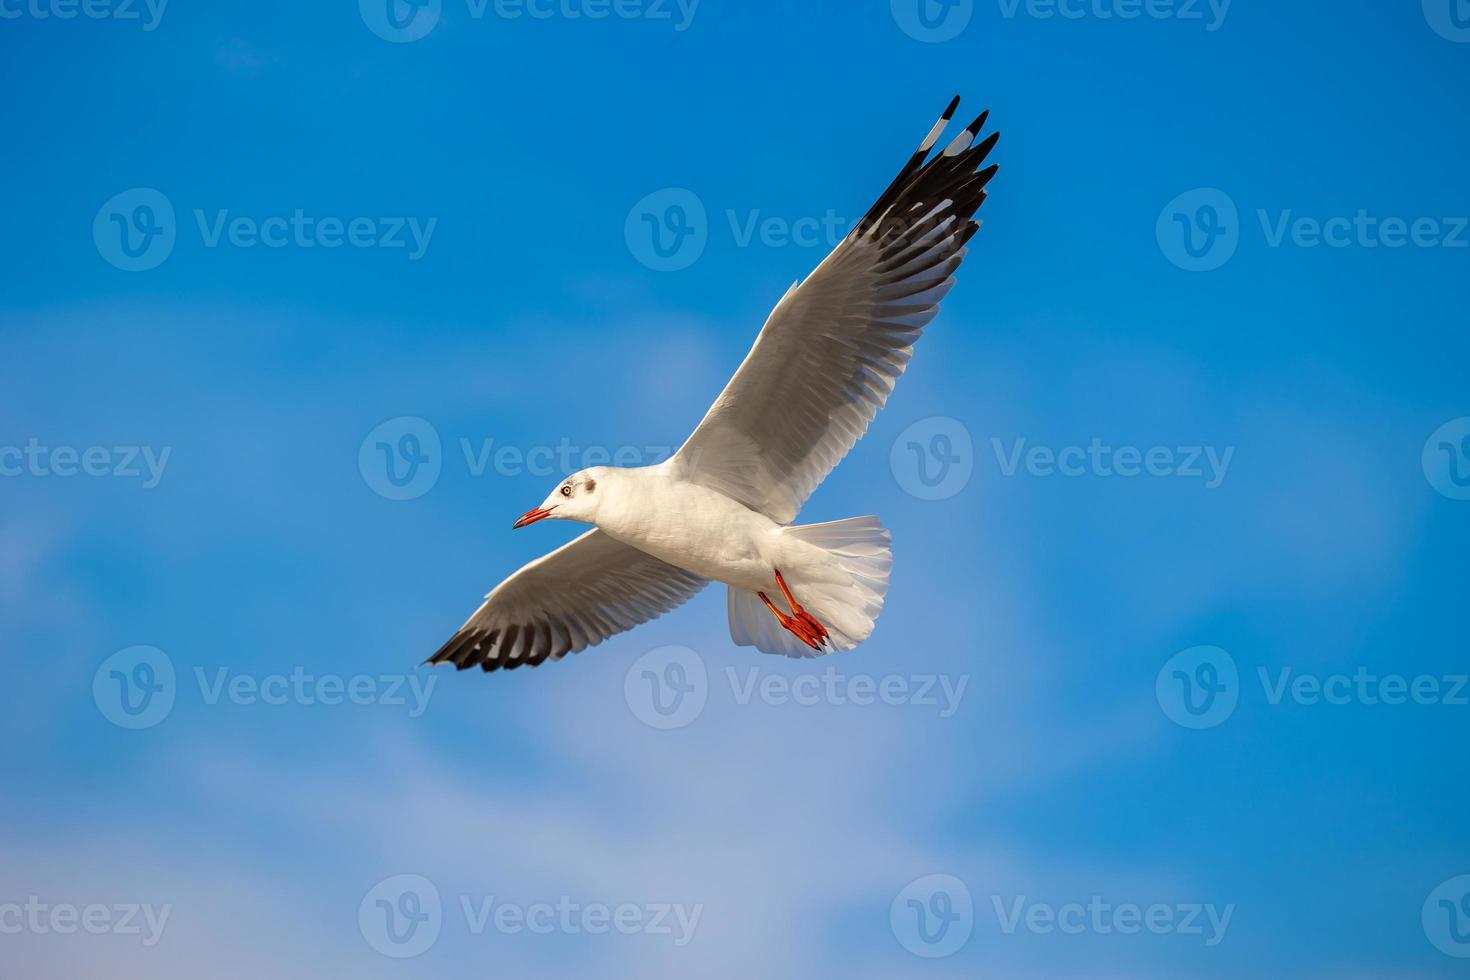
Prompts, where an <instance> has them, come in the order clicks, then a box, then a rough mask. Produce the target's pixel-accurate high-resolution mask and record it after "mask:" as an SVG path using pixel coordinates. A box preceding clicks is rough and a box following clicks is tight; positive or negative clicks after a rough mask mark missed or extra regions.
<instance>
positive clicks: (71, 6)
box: [0, 0, 168, 31]
mask: <svg viewBox="0 0 1470 980" xmlns="http://www.w3.org/2000/svg"><path fill="white" fill-rule="evenodd" d="M167 6H168V0H0V20H21V19H28V20H75V19H76V18H78V17H82V18H85V19H87V20H116V21H121V22H123V23H128V22H130V21H136V22H138V23H139V24H140V25H141V26H142V28H143V30H144V31H152V30H155V29H156V28H157V27H158V25H159V23H160V22H161V21H162V20H163V11H164V9H165V8H166V7H167Z"/></svg>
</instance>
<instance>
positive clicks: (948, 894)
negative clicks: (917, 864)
mask: <svg viewBox="0 0 1470 980" xmlns="http://www.w3.org/2000/svg"><path fill="white" fill-rule="evenodd" d="M888 925H889V927H890V928H891V929H892V930H893V935H894V938H896V939H897V940H898V943H899V945H900V946H902V947H903V948H904V949H906V950H908V951H909V952H910V953H913V954H914V955H915V956H920V957H923V958H924V959H938V958H940V957H942V956H950V955H953V954H954V953H956V952H958V951H959V950H960V948H961V947H963V946H964V945H965V943H967V942H969V940H970V933H971V932H972V931H974V928H975V903H974V900H973V899H972V898H971V897H970V889H969V888H968V887H966V885H965V883H964V882H963V881H961V880H960V879H958V878H956V877H955V876H954V875H945V874H934V875H925V876H924V877H922V878H916V879H914V880H913V881H911V882H909V883H908V884H907V885H905V886H904V888H903V890H902V891H900V892H899V893H898V894H897V895H896V896H894V899H893V904H892V905H890V906H889V908H888Z"/></svg>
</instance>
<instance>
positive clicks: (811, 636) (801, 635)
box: [756, 568, 827, 650]
mask: <svg viewBox="0 0 1470 980" xmlns="http://www.w3.org/2000/svg"><path fill="white" fill-rule="evenodd" d="M776 584H777V585H778V586H780V587H781V594H782V595H783V596H785V597H786V603H787V605H789V606H790V607H791V615H790V616H788V615H786V614H785V613H783V612H782V611H781V610H779V609H777V608H776V606H775V604H774V603H772V602H771V600H770V599H768V598H766V594H765V593H764V592H757V593H756V595H758V596H760V597H761V602H764V603H765V604H766V608H767V609H769V610H770V611H771V612H772V613H773V614H774V615H775V617H776V621H777V622H778V623H780V624H781V625H782V626H784V627H785V628H786V629H787V630H789V631H790V632H791V633H793V634H795V636H796V638H797V639H798V640H800V641H801V642H803V643H805V644H806V645H807V646H809V647H811V648H812V649H813V650H821V649H822V647H823V646H825V645H826V643H827V627H825V626H823V625H822V624H821V623H819V622H817V621H816V619H815V618H814V617H813V616H812V614H811V613H809V612H807V611H806V610H805V609H803V608H801V603H799V602H797V601H796V597H795V596H793V595H792V594H791V590H790V589H789V588H787V587H786V579H784V578H782V577H781V570H780V569H779V568H778V569H776Z"/></svg>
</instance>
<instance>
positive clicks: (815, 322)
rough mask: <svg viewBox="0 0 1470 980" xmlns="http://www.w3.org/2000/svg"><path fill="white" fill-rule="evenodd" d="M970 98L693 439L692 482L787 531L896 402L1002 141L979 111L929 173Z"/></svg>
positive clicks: (937, 130) (832, 259)
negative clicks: (988, 161) (892, 398)
mask: <svg viewBox="0 0 1470 980" xmlns="http://www.w3.org/2000/svg"><path fill="white" fill-rule="evenodd" d="M959 101H960V100H959V97H958V96H956V97H955V99H954V101H953V102H951V103H950V104H949V108H948V109H946V110H945V111H944V115H942V116H941V117H940V118H939V121H938V122H937V123H935V124H934V128H933V129H931V130H930V132H929V135H928V136H927V137H926V138H925V139H924V142H923V143H922V144H920V146H919V149H918V152H916V153H915V154H914V155H913V157H912V158H911V159H910V160H909V162H908V164H907V165H905V166H904V168H903V169H902V170H901V171H899V174H898V176H897V177H896V178H895V179H894V181H893V183H892V184H890V185H889V187H888V189H887V190H886V191H884V192H883V194H882V195H881V196H880V197H879V198H878V200H877V202H876V203H875V204H874V205H873V206H872V208H870V209H869V210H868V213H867V214H866V215H864V216H863V219H862V221H860V222H859V223H858V224H857V226H855V227H854V229H853V230H852V232H851V233H850V234H848V236H847V237H846V238H844V239H843V240H842V241H841V242H840V243H839V244H838V245H837V247H836V248H835V249H833V250H832V253H831V254H830V255H828V256H827V258H826V259H824V260H823V261H822V263H821V265H819V266H817V268H816V269H815V270H814V271H813V272H812V274H811V275H810V276H808V277H807V279H806V281H805V282H803V283H801V284H799V285H793V286H792V287H791V288H790V289H789V290H787V292H786V295H785V296H783V297H782V298H781V301H780V302H779V303H777V304H776V308H775V309H774V310H773V311H772V312H771V315H770V317H769V319H767V320H766V324H765V326H764V327H763V328H762V329H761V332H760V335H759V336H758V337H757V338H756V341H755V346H754V347H752V348H751V350H750V353H749V354H748V355H746V358H745V361H744V362H743V363H742V364H741V365H740V368H739V370H737V371H736V372H735V376H734V377H733V378H731V379H730V383H729V384H728V385H726V386H725V390H724V391H723V392H721V393H720V397H719V398H718V399H716V401H715V403H714V405H713V406H711V407H710V410H709V412H708V413H707V414H706V415H705V417H704V419H703V421H701V422H700V423H699V426H698V428H696V429H695V430H694V434H693V435H691V436H690V437H689V441H688V442H686V443H685V444H684V445H683V446H682V447H681V448H680V450H679V452H678V453H677V454H676V455H675V456H674V457H673V460H672V462H673V463H674V464H675V465H677V466H679V467H681V468H682V473H683V475H684V477H685V478H686V479H689V480H692V481H694V482H696V483H700V484H703V485H705V486H708V487H711V488H713V489H716V490H719V491H720V492H722V493H724V494H726V495H727V496H730V497H734V498H735V499H737V500H739V501H740V502H742V503H743V504H745V505H746V506H747V507H750V508H752V509H754V510H757V511H760V512H761V513H763V514H765V515H767V516H768V517H770V518H771V519H772V520H774V521H776V522H778V523H781V524H788V523H790V522H791V521H793V520H795V518H796V514H797V511H799V510H800V509H801V505H802V504H803V503H804V502H805V501H806V498H807V497H808V496H809V495H810V494H811V492H812V490H814V489H815V488H816V486H817V484H819V483H821V482H822V480H823V479H824V478H826V476H827V474H828V473H830V472H831V471H832V467H834V466H836V465H837V463H838V461H839V460H841V459H842V457H843V456H845V455H847V452H848V450H849V449H851V448H852V447H853V445H854V444H855V443H856V442H857V441H858V439H860V438H862V435H863V433H864V432H865V431H867V428H868V423H870V422H871V421H872V420H873V417H874V416H875V415H877V414H878V410H879V409H880V408H882V407H883V404H884V402H886V401H887V400H888V395H889V393H890V392H892V390H893V385H894V383H895V382H897V380H898V377H899V375H901V374H902V373H903V370H904V368H905V367H906V366H907V365H908V361H909V356H910V354H911V353H912V350H913V343H914V341H915V340H917V339H918V338H919V334H920V333H921V332H922V331H923V328H924V326H925V324H927V323H928V322H929V321H930V320H932V319H934V316H935V314H936V313H938V312H939V301H940V300H941V299H942V298H943V297H944V295H945V294H946V293H947V292H949V289H950V287H951V286H952V285H954V276H953V273H954V271H955V270H956V269H958V268H959V266H960V262H961V261H962V260H963V259H964V257H965V247H964V246H965V242H967V241H968V240H969V239H970V236H971V235H973V234H975V231H976V229H978V228H979V224H978V223H977V222H975V221H973V220H972V216H973V215H974V214H975V211H976V210H977V209H978V208H979V207H980V205H981V203H983V202H984V200H985V196H986V194H985V185H986V184H987V183H988V182H989V180H990V178H991V177H992V176H994V174H995V172H996V169H997V167H996V166H994V165H992V166H990V167H987V168H985V169H984V170H980V171H979V172H977V168H979V166H980V165H981V164H982V163H983V162H984V161H985V157H986V155H987V154H988V153H989V152H990V150H991V148H992V147H994V146H995V143H996V140H997V139H998V138H999V135H1000V134H999V133H992V134H991V135H990V136H988V137H987V138H986V139H984V140H982V141H981V142H979V143H975V139H976V137H977V136H978V135H979V132H980V129H981V127H982V126H984V125H985V120H986V117H987V115H988V113H982V114H981V115H980V117H979V118H978V119H976V120H975V121H974V122H973V123H971V124H970V125H969V127H967V128H966V129H965V131H964V132H963V133H961V134H960V135H959V136H958V137H956V139H955V140H954V141H953V142H952V143H950V144H949V146H948V147H946V148H945V149H944V150H943V151H942V152H940V153H938V154H936V155H935V156H933V157H932V158H930V159H929V160H928V162H925V158H926V157H928V156H929V151H930V150H931V149H933V147H934V145H935V143H936V142H937V141H938V139H939V137H940V134H942V133H943V132H944V129H945V127H946V126H947V124H948V123H949V120H950V117H951V116H952V115H953V114H954V110H955V108H956V106H958V105H959Z"/></svg>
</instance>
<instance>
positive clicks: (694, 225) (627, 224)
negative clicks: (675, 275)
mask: <svg viewBox="0 0 1470 980" xmlns="http://www.w3.org/2000/svg"><path fill="white" fill-rule="evenodd" d="M623 240H624V241H625V242H626V243H627V245H628V251H629V253H631V254H632V256H633V258H635V259H637V260H638V261H639V262H641V263H642V264H643V265H645V266H647V267H648V268H650V269H652V270H654V271H655V272H678V271H679V270H680V269H687V268H689V267H690V266H691V265H693V264H694V263H695V262H696V261H698V259H699V257H700V256H701V255H703V254H704V248H705V246H706V245H707V244H708V243H709V218H708V216H707V215H706V214H705V210H704V202H703V201H701V200H700V199H699V196H698V195H697V194H695V193H694V192H693V191H690V190H686V189H684V188H683V187H665V188H663V189H661V190H656V191H654V192H653V193H652V194H648V195H645V196H644V197H643V198H641V199H640V200H639V201H638V203H637V204H635V205H633V207H632V208H631V209H630V210H629V211H628V217H627V219H626V220H625V221H624V222H623Z"/></svg>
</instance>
